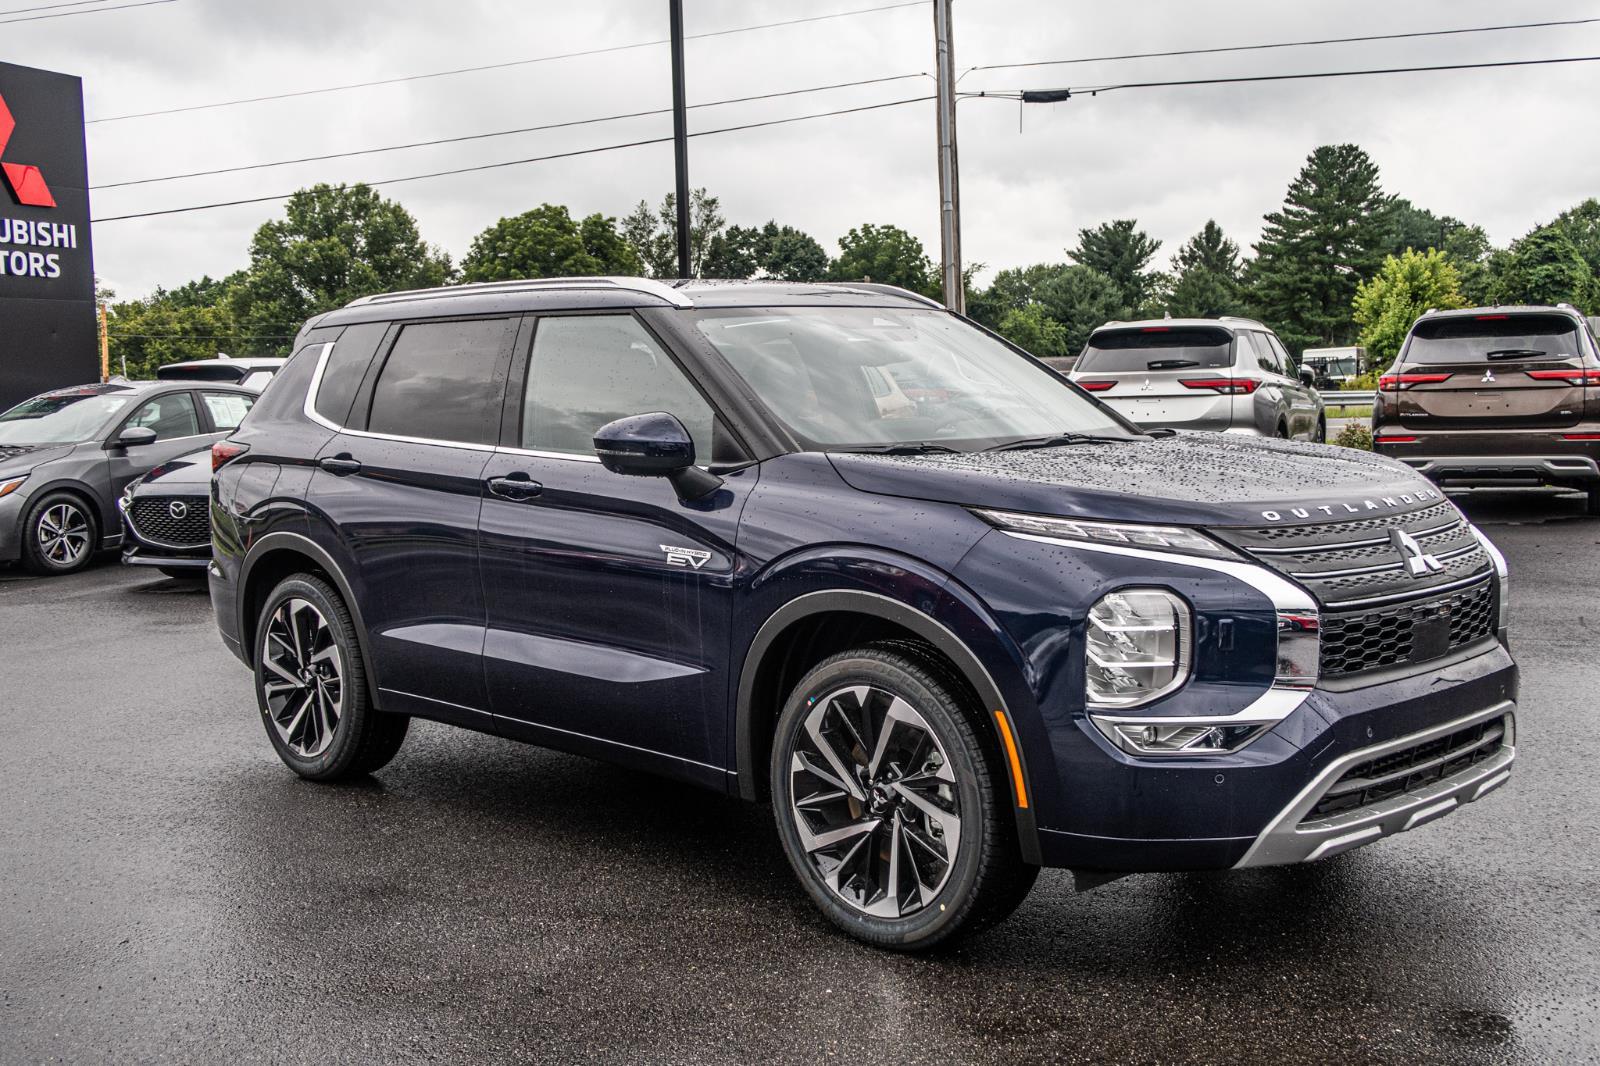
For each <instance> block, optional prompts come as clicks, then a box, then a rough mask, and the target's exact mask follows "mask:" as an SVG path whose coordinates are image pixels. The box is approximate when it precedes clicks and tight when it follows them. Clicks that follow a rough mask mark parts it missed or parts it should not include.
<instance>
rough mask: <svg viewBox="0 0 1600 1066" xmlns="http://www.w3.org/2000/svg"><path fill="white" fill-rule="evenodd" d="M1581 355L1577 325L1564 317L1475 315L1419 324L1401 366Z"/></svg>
mask: <svg viewBox="0 0 1600 1066" xmlns="http://www.w3.org/2000/svg"><path fill="white" fill-rule="evenodd" d="M1582 351H1583V349H1582V348H1581V347H1579V344H1578V326H1577V323H1576V322H1574V321H1573V320H1572V319H1570V318H1568V317H1567V316H1566V315H1479V316H1475V317H1471V318H1441V319H1438V320H1436V321H1432V322H1420V323H1418V324H1417V326H1416V328H1415V329H1414V330H1413V331H1412V333H1411V341H1410V343H1409V344H1407V345H1406V354H1405V362H1406V363H1408V364H1411V363H1484V362H1491V361H1493V362H1498V361H1500V360H1502V359H1507V360H1515V359H1519V358H1521V359H1539V358H1548V359H1570V358H1574V357H1576V356H1578V355H1580V354H1581V353H1582Z"/></svg>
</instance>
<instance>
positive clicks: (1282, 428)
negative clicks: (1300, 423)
mask: <svg viewBox="0 0 1600 1066" xmlns="http://www.w3.org/2000/svg"><path fill="white" fill-rule="evenodd" d="M1273 436H1274V437H1277V438H1278V439H1279V440H1288V439H1289V424H1288V423H1287V422H1279V423H1278V430H1277V432H1276V433H1274V434H1273Z"/></svg>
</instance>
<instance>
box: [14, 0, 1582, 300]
mask: <svg viewBox="0 0 1600 1066" xmlns="http://www.w3.org/2000/svg"><path fill="white" fill-rule="evenodd" d="M58 2H61V0H26V2H25V0H9V2H8V0H0V8H4V9H6V10H12V9H17V8H24V7H33V6H37V5H42V4H45V3H58ZM109 2H110V3H111V4H117V3H128V2H131V0H109ZM889 2H891V0H817V2H814V3H799V2H794V0H790V2H780V0H751V2H735V0H687V2H686V4H685V7H686V9H687V12H686V16H685V21H686V25H687V29H688V32H689V33H690V34H694V33H703V32H708V31H716V30H723V29H731V28H736V27H741V26H748V25H751V24H755V23H762V22H772V21H778V20H783V19H790V18H796V17H801V16H805V15H815V14H826V13H830V12H838V11H851V10H858V9H862V8H870V7H877V6H880V5H883V4H886V3H889ZM666 11H667V3H666V0H587V2H585V3H569V2H563V3H555V2H549V0H528V2H510V0H502V2H498V3H497V2H493V0H271V2H246V0H176V2H172V3H164V4H157V5H153V6H144V7H136V8H132V9H129V10H123V11H114V12H106V13H100V14H91V15H84V16H80V17H71V18H55V19H47V20H41V21H35V22H22V23H12V24H8V25H3V26H0V60H6V61H9V62H14V63H20V64H24V65H28V66H36V67H44V68H47V69H52V70H60V71H66V72H69V73H74V74H79V75H81V76H83V78H84V81H85V90H86V96H87V104H86V107H87V111H88V115H89V117H90V118H91V119H93V118H96V117H101V118H104V117H108V116H116V115H124V114H127V113H130V112H140V111H148V110H156V109H165V108H172V107H181V106H189V105H195V104H205V103H211V102H215V101H220V100H230V99H236V98H239V97H249V96H260V95H264V94H269V93H279V92H289V91H294V90H302V89H314V88H321V87H325V86H330V85H337V84H342V83H348V82H357V81H367V80H373V79H381V78H388V77H396V76H402V75H409V74H418V73H426V72H432V71H439V70H446V69H450V68H456V67H463V66H477V65H482V64H488V63H497V62H506V61H513V60H520V59H527V58H531V57H537V56H546V55H551V54H556V53H564V52H572V51H581V50H585V49H593V48H600V47H607V46H615V45H624V44H633V43H636V42H645V41H653V40H658V39H659V38H661V37H664V36H665V34H666ZM955 13H956V60H957V66H958V68H959V69H962V70H965V69H967V68H969V67H974V66H978V65H981V64H995V63H1007V62H1020V61H1029V60H1044V59H1059V58H1070V57H1079V56H1098V55H1106V54H1119V53H1126V52H1148V51H1160V50H1164V49H1174V48H1200V47H1214V46H1224V45H1236V44H1251V43H1261V42H1272V41H1288V40H1298V39H1307V38H1318V37H1345V36H1355V35H1359V34H1371V33H1398V32H1405V31H1410V30H1429V29H1442V28H1456V27H1468V26H1482V25H1493V24H1500V23H1506V22H1523V21H1537V20H1547V19H1566V18H1581V17H1588V16H1600V4H1596V3H1593V2H1590V3H1584V2H1580V0H1518V2H1517V3H1515V4H1508V3H1505V2H1503V0H1449V2H1446V0H1408V2H1406V3H1397V2H1395V0H1383V2H1376V0H1347V2H1342V3H1321V4H1299V3H1295V4H1291V3H1284V2H1282V0H1214V2H1210V3H1204V4H1200V3H1194V2H1193V0H1121V2H1118V3H1090V2H1088V0H1055V2H1051V0H955ZM4 17H6V16H4V15H0V18H4ZM13 17H20V16H13ZM1593 54H1600V24H1595V25H1591V26H1578V27H1565V28H1557V29H1537V30H1519V31H1512V32H1502V33H1487V34H1477V35H1464V36H1454V37H1442V38H1432V39H1423V40H1415V41H1398V42H1380V43H1371V44H1360V45H1336V46H1319V47H1306V48H1294V49H1283V50H1277V51H1265V52H1254V53H1250V52H1246V53H1235V54H1222V55H1212V56H1194V57H1183V58H1169V59H1147V60H1132V61H1120V62H1098V63H1088V64H1080V65H1074V66H1060V67H1052V68H1043V69H1032V70H1006V71H983V70H978V71H974V72H972V73H970V74H968V75H966V77H965V79H964V80H963V82H962V88H963V89H964V90H977V89H1002V90H1004V89H1015V88H1019V87H1039V88H1044V87H1057V86H1084V85H1094V84H1108V83H1112V82H1122V81H1150V80H1172V79H1180V78H1198V77H1223V76H1233V75H1241V74H1267V73H1282V72H1291V71H1326V70H1340V69H1354V68H1361V67H1391V66H1415V65H1428V64H1441V63H1455V62H1484V61H1490V60H1499V59H1531V58H1545V57H1552V56H1578V55H1593ZM687 66H688V93H689V101H690V103H691V104H693V103H698V102H705V101H714V100H722V99H726V98H729V97H737V96H748V95H752V94H758V93H769V92H778V91H783V90H789V89H801V88H808V87H812V86H818V85H826V84H830V83H835V82H845V81H854V80H858V79H867V78H876V77H886V76H891V75H900V74H909V73H918V72H924V71H930V70H931V69H932V67H933V39H932V17H931V14H930V9H929V5H927V4H917V5H916V6H911V7H901V8H897V9H894V10H884V11H876V12H871V13H865V14H859V15H854V16H851V17H847V18H839V19H831V20H826V21H819V22H814V23H810V24H806V25H796V26H788V27H784V28H780V29H767V30H758V31H754V32H748V33H738V34H732V35H726V36H719V37H713V38H709V39H705V40H699V41H694V40H691V41H690V42H689V44H688V47H687ZM1597 85H1600V63H1596V64H1571V65H1565V66H1550V67H1536V68H1523V69H1509V70H1491V71H1470V72H1456V73H1442V74H1441V73H1434V74H1404V75H1395V76H1386V77H1372V78H1362V79H1342V80H1337V81H1310V82H1297V83H1273V84H1254V85H1240V86H1216V87H1203V88H1181V89H1149V90H1129V91H1124V92H1119V93H1111V94H1107V95H1104V96H1100V97H1094V98H1082V99H1074V100H1072V101H1070V102H1067V103H1064V104H1058V105H1048V106H1030V107H1029V108H1028V109H1027V111H1026V113H1025V114H1020V108H1019V105H1017V104H1016V103H1013V102H1002V101H993V100H979V99H974V100H967V101H964V102H963V103H962V104H961V105H960V112H959V131H960V132H959V136H960V158H961V168H962V169H961V191H962V203H963V209H964V227H963V240H964V246H965V252H966V256H967V259H968V261H969V262H973V261H976V262H981V263H984V264H987V265H988V267H989V273H991V274H992V272H993V270H995V269H998V268H1002V267H1007V266H1018V265H1024V264H1027V263H1032V262H1039V261H1044V260H1049V261H1056V260H1060V259H1061V258H1063V249H1064V248H1065V247H1067V246H1068V245H1070V244H1072V243H1073V241H1074V237H1075V234H1076V232H1077V230H1078V229H1079V228H1080V227H1083V226H1088V225H1094V224H1096V223H1099V222H1102V221H1105V220H1107V219H1111V218H1120V217H1134V218H1137V219H1138V220H1139V221H1140V223H1141V224H1142V225H1143V226H1144V227H1145V228H1146V229H1147V230H1148V231H1149V232H1150V233H1151V234H1152V235H1154V236H1155V237H1157V238H1159V239H1160V240H1161V241H1162V242H1163V248H1162V250H1161V253H1160V256H1159V260H1160V262H1161V263H1162V264H1163V265H1164V264H1165V261H1166V259H1167V257H1168V256H1169V255H1170V254H1171V253H1172V252H1173V251H1175V250H1176V249H1177V246H1178V245H1179V244H1180V243H1181V242H1182V241H1183V240H1184V239H1185V238H1186V237H1188V236H1189V235H1190V234H1191V233H1193V232H1194V231H1195V230H1197V229H1198V228H1199V227H1200V226H1201V225H1202V224H1203V223H1204V222H1205V220H1206V219H1207V218H1215V219H1216V220H1217V221H1218V222H1219V223H1220V224H1221V225H1222V226H1223V228H1224V229H1225V230H1226V231H1227V232H1228V233H1229V234H1230V235H1231V236H1233V237H1234V238H1235V239H1236V240H1238V241H1239V242H1240V243H1241V245H1244V246H1248V244H1249V242H1250V241H1252V240H1253V239H1255V237H1256V236H1257V235H1258V233H1259V229H1260V225H1261V216H1262V214H1263V213H1264V212H1266V211H1268V210H1270V209H1272V208H1274V207H1275V206H1276V205H1277V204H1278V203H1279V202H1280V201H1281V199H1282V197H1283V194H1284V190H1285V187H1286V185H1287V184H1288V182H1289V180H1290V179H1291V178H1292V177H1293V176H1294V174H1295V172H1296V171H1297V170H1298V169H1299V167H1300V165H1301V163H1302V162H1303V160H1304V158H1305V156H1306V154H1307V153H1308V152H1309V151H1310V150H1311V149H1312V148H1313V147H1315V146H1316V145H1318V144H1322V143H1328V142H1338V141H1353V142H1355V143H1358V144H1360V145H1362V146H1363V147H1364V148H1366V149H1367V150H1368V151H1369V152H1370V153H1371V154H1372V155H1373V157H1374V158H1375V159H1376V160H1377V162H1378V165H1379V167H1380V168H1381V170H1382V174H1383V181H1384V186H1385V188H1386V189H1387V190H1388V191H1390V192H1394V193H1399V194H1401V195H1403V196H1407V197H1409V198H1411V199H1412V200H1413V201H1415V202H1416V203H1418V204H1420V205H1422V206H1424V207H1428V208H1430V209H1432V210H1434V211H1436V212H1439V213H1442V214H1451V215H1456V216H1458V217H1460V218H1462V219H1464V220H1467V221H1469V222H1476V223H1479V224H1481V225H1483V226H1485V227H1486V228H1487V229H1488V231H1489V235H1490V237H1491V239H1493V240H1494V241H1495V242H1496V243H1504V242H1506V241H1509V240H1511V239H1512V238H1514V237H1517V236H1520V235H1521V234H1522V233H1524V232H1525V231H1526V230H1528V229H1529V228H1530V227H1531V226H1533V225H1534V224H1536V223H1539V222H1542V221H1545V220H1548V219H1549V218H1550V217H1552V216H1553V215H1554V214H1556V213H1557V212H1559V211H1561V210H1562V209H1564V208H1566V207H1568V206H1571V205H1572V204H1573V203H1575V202H1577V201H1579V200H1581V199H1583V198H1585V197H1588V196H1593V195H1600V138H1597V137H1595V136H1594V107H1595V102H1596V100H1597V98H1600V94H1597V92H1596V88H1597ZM931 89H932V81H931V80H930V79H928V78H925V77H919V78H912V79H907V80H903V81H896V82H890V83H885V84H881V85H875V86H866V87H856V88H850V89H840V90H834V91H829V92H819V93H811V94H807V95H800V96H793V97H789V98H786V99H780V100H764V101H757V102H751V103H745V104H733V105H725V106H718V107H706V108H700V109H697V110H695V111H692V112H691V113H690V128H691V130H704V129H714V128H718V127H722V126H731V125H739V124H743V123H748V122H756V121H761V120H764V119H771V118H780V117H786V116H793V115H803V114H808V113H811V112H816V111H825V110H831V109H834V108H845V107H856V106H860V105H864V104H872V103H878V102H888V101H895V100H902V99H907V98H911V97H917V96H922V95H925V94H927V93H929V92H931ZM669 94H670V74H669V67H668V52H667V49H666V47H665V46H663V45H651V46H648V47H641V48H635V49H630V50H626V51H620V52H614V53H612V54H608V55H599V56H588V57H582V58H571V59H562V60H557V61H554V62H546V63H538V64H531V65H524V66H515V67H511V68H508V69H503V70H498V71H490V72H483V73H473V74H464V75H459V76H454V77H442V78H435V79H430V80H419V81H411V82H406V83H404V84H397V85H387V86H381V87H373V88H363V89H355V90H350V91H345V92H337V93H331V94H325V95H316V96H308V97H302V98H298V99H290V100H280V101H274V102H269V103H256V104H247V105H241V106H234V107H225V108H218V109H213V110H204V111H195V112H190V113H186V114H177V115H167V116H161V117H155V118H143V119H137V120H128V121H118V122H104V123H97V124H92V125H90V126H89V164H90V173H91V175H92V180H93V182H94V183H95V184H97V185H102V184H107V183H112V182H118V181H127V180H132V179H138V178H146V177H155V176H161V175H166V174H174V173H180V172H184V171H191V170H204V169H212V168H217V167H227V166H235V165H239V164H246V163H256V162H263V161H271V160H280V159H286V158H292V157H298V156H307V155H320V154H324V153H328V152H339V151H348V150H350V149H353V148H368V147H377V146H383V145H392V144H396V143H404V142H408V141H415V140H429V139H434V138H439V137H448V136H457V135H461V134H470V133H481V132H490V131H496V130H505V129H511V128H517V127H524V126H532V125H540V124H544V123H552V122H564V121H569V120H574V119H584V118H590V117H595V116H605V115H614V114H618V113H622V112H630V111H640V110H648V109H651V108H655V107H665V106H667V104H668V103H669V102H670V95H669ZM1019 118H1020V120H1021V128H1020V131H1019ZM670 132H671V124H670V119H669V117H667V116H652V117H644V118H636V119H628V120H624V121H618V122H609V123H603V124H598V125H590V126H583V127H577V128H571V129H566V130H556V131H547V132H540V133H530V134H522V135H517V136H508V137H499V138H492V139H487V140H480V141H476V142H469V143H466V144H457V145H449V146H439V147H430V148H422V149H414V150H407V151H396V152H388V153H384V154H381V155H369V156H361V157H356V158H351V159H343V160H336V161H330V162H319V163H307V164H299V165H294V166H285V167H278V168H274V169H268V170H258V171H254V172H249V173H243V174H230V175H224V176H217V177H208V178H200V179H191V180H183V181H171V182H165V183H161V184H152V185H142V186H133V187H128V188H121V189H104V190H100V191H98V192H96V193H95V196H94V209H95V214H96V216H97V217H101V218H104V217H107V216H111V215H121V214H128V213H133V212H140V211H149V210H159V209H163V208H169V207H182V206H188V205H192V204H202V203H210V202H215V201H219V200H234V199H241V198H248V197H252V196H267V195H273V194H279V193H287V192H290V191H292V190H294V189H296V188H298V187H300V186H303V185H309V184H311V183H313V182H316V181H356V180H378V179H385V178H393V177H401V176H405V175H412V174H420V173H424V172H429V171H435V170H443V169H452V168H455V167H462V166H470V165H474V164H478V163H487V162H495V161H500V160H510V159H518V158H525V157H528V156H535V155H548V154H552V153H557V152H564V151H571V150H575V149H581V148H589V147H594V146H600V145H605V144H613V143H618V142H625V141H634V140H644V139H649V138H653V137H662V136H667V135H669V134H670ZM690 145H691V150H690V178H691V181H692V183H693V184H694V185H696V186H700V185H704V186H706V187H707V188H708V189H710V191H711V192H712V193H714V194H715V195H717V196H719V197H721V199H722V204H723V209H724V213H725V214H726V215H727V217H728V218H729V220H730V221H734V222H742V223H760V222H764V221H766V220H767V219H769V218H776V219H777V220H778V221H779V222H782V223H788V224H791V225H795V226H799V227H800V228H802V229H804V230H807V231H808V232H810V233H812V234H813V235H814V236H816V237H817V238H818V239H819V240H821V241H822V243H823V244H824V246H826V247H828V248H829V250H830V251H833V250H834V248H835V242H836V240H837V238H838V237H839V236H840V235H841V234H843V233H844V232H845V231H847V230H848V229H849V228H850V227H852V226H854V225H858V224H860V223H862V222H879V223H893V224H895V225H898V226H902V227H904V228H906V229H908V230H910V231H911V232H912V233H914V234H916V235H917V236H918V237H920V238H921V239H922V241H923V242H924V244H925V245H926V246H927V248H928V250H929V253H930V254H932V255H935V256H937V253H938V189H937V180H936V172H935V169H934V160H935V151H934V149H935V142H934V115H933V105H932V104H931V103H916V104H910V105H907V106H903V107H890V108H884V109H881V110H875V111H867V112H863V113H859V114H852V115H844V116H839V117H834V118H824V119H817V120H815V121H809V122H802V123H796V124H792V125H784V126H777V127H773V128H769V129H762V130H751V131H745V132H737V133H726V134H720V135H715V136H707V137H701V138H696V139H694V140H692V141H691V142H690ZM671 184H672V154H671V146H670V145H650V146H645V147H638V148H629V149H624V150H621V151H615V152H606V153H602V154H598V155H591V156H586V157H580V158H574V159H564V160H555V161H550V162H541V163H533V164H529V165H524V166H515V167H507V168H503V169H498V170H490V171H486V172H482V173H477V174H468V175H462V176H457V177H448V178H438V179H433V180H427V181H416V182H409V183H404V184H397V185H393V186H388V187H386V188H385V190H384V191H385V193H386V194H387V195H389V196H392V197H395V198H397V199H399V200H400V201H401V202H403V203H404V204H405V205H406V206H407V207H408V208H409V209H410V210H411V211H412V212H413V213H414V214H415V215H416V216H417V218H418V220H419V222H420V223H421V227H422V231H423V234H424V236H425V237H426V238H427V239H428V240H429V241H431V242H434V243H436V244H439V245H441V246H443V247H444V248H445V249H446V250H447V251H449V252H450V253H451V254H452V255H454V256H456V257H457V258H458V259H459V257H460V256H461V255H462V254H464V253H465V252H466V250H467V248H468V246H469V244H470V243H471V240H472V237H473V235H474V234H475V233H477V232H478V231H479V230H481V229H482V228H484V227H485V226H486V225H488V224H490V223H492V222H494V221H495V220H496V219H498V218H500V217H501V216H504V215H511V214H516V213H518V212H521V211H524V210H527V209H528V208H530V207H533V206H535V205H537V204H539V203H542V202H545V201H550V202H554V203H564V204H567V205H568V206H570V207H571V209H572V211H573V213H574V215H583V214H588V213H590V212H594V211H602V212H605V213H607V214H613V215H619V216H620V215H623V214H626V213H627V212H628V210H629V209H630V208H631V207H632V206H633V205H634V204H635V203H637V202H638V201H639V200H640V199H641V198H647V199H649V200H650V201H651V202H652V203H654V202H656V201H658V200H659V199H660V198H661V196H662V194H663V193H664V192H666V191H667V190H668V189H670V188H671ZM280 210H281V204H277V203H265V204H253V205H245V206H237V207H228V208H222V209H218V210H213V211H200V212H192V213H188V214H179V215H168V216H161V217H155V218H148V219H139V220H133V221H122V222H107V223H104V224H101V225H99V226H97V227H96V231H95V243H96V259H97V264H96V265H97V268H98V273H99V274H100V276H101V277H102V278H104V279H105V280H106V281H107V282H108V283H109V284H111V285H112V286H113V287H115V288H116V289H117V290H118V292H119V295H121V296H124V297H127V296H133V295H139V294H143V293H145V292H148V291H149V290H150V289H151V288H153V287H154V286H156V285H167V286H171V285H176V284H181V283H182V282H184V281H187V280H189V279H191V278H194V277H197V276H199V275H201V274H211V275H213V276H220V275H224V274H227V273H229V272H230V271H232V270H235V269H237V268H239V267H242V266H244V265H245V262H246V247H247V243H248V240H249V236H250V234H251V232H252V231H253V230H254V229H255V228H256V227H257V226H259V225H260V224H261V223H262V222H263V221H265V220H266V219H268V218H271V217H274V215H275V214H276V213H277V212H278V211H280Z"/></svg>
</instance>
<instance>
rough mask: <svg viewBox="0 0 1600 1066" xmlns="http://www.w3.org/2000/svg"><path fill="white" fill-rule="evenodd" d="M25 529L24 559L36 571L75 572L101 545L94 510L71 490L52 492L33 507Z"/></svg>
mask: <svg viewBox="0 0 1600 1066" xmlns="http://www.w3.org/2000/svg"><path fill="white" fill-rule="evenodd" d="M22 529H23V541H22V558H23V561H24V562H25V563H26V564H27V567H28V569H29V570H32V571H33V572H34V573H36V574H49V575H52V576H55V575H61V574H75V573H77V572H78V571H79V570H82V569H83V568H84V567H86V566H88V565H89V563H90V562H92V561H93V559H94V553H95V549H96V548H97V547H99V544H100V528H99V526H98V524H97V523H96V522H95V517H94V513H93V511H92V510H91V509H90V508H89V506H88V505H87V504H85V503H84V502H83V500H81V499H79V498H78V497H77V496H74V495H72V493H70V492H52V493H50V494H49V495H47V496H46V497H45V498H44V499H42V500H40V501H39V502H38V503H36V504H34V505H33V506H32V507H30V508H29V509H28V517H27V518H25V519H24V520H23V525H22Z"/></svg>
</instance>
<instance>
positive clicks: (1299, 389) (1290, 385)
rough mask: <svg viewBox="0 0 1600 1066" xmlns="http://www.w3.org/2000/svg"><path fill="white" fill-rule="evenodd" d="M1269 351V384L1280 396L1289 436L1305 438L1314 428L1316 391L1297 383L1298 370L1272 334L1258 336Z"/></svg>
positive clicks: (1315, 425)
mask: <svg viewBox="0 0 1600 1066" xmlns="http://www.w3.org/2000/svg"><path fill="white" fill-rule="evenodd" d="M1256 339H1257V340H1261V341H1265V342H1266V344H1267V346H1268V347H1269V348H1271V350H1272V356H1273V374H1274V375H1275V376H1274V379H1273V385H1274V386H1275V387H1276V388H1277V389H1278V390H1279V392H1280V393H1281V395H1282V396H1283V402H1284V406H1285V419H1286V420H1287V422H1288V426H1289V435H1290V436H1291V437H1306V438H1309V437H1310V436H1311V435H1312V434H1313V433H1315V432H1316V429H1317V392H1316V390H1315V389H1313V388H1312V387H1311V386H1309V385H1307V384H1306V383H1305V382H1303V381H1301V380H1300V367H1299V364H1297V363H1296V362H1295V361H1294V356H1292V355H1290V354H1289V350H1288V349H1287V348H1285V347H1284V346H1283V342H1282V341H1280V340H1279V339H1278V338H1277V336H1276V335H1274V334H1271V333H1258V334H1257V335H1256Z"/></svg>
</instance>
